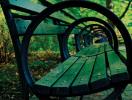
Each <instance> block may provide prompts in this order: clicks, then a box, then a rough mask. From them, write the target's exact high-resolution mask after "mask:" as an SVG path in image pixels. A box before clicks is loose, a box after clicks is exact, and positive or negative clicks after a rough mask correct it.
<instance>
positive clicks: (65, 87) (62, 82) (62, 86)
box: [52, 57, 87, 95]
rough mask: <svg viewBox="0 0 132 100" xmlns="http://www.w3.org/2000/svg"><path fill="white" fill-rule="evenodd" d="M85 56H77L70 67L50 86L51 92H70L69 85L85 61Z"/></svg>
mask: <svg viewBox="0 0 132 100" xmlns="http://www.w3.org/2000/svg"><path fill="white" fill-rule="evenodd" d="M86 59H87V58H85V57H82V58H79V59H78V60H77V61H76V62H75V63H74V64H73V65H72V67H71V68H69V69H68V71H67V72H66V73H65V74H64V75H63V76H62V77H61V78H60V79H59V80H58V81H57V82H56V83H55V84H54V85H53V86H52V93H53V94H55V93H57V94H58V93H59V94H63V95H64V94H65V95H68V94H70V85H71V84H72V83H73V81H74V79H75V78H76V76H77V74H78V73H79V71H80V70H81V68H82V67H83V65H84V64H85V62H86Z"/></svg>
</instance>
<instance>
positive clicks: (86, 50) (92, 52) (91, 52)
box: [76, 44, 100, 56]
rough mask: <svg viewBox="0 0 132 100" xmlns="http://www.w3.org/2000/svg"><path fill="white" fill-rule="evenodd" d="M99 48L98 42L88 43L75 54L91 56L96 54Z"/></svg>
mask: <svg viewBox="0 0 132 100" xmlns="http://www.w3.org/2000/svg"><path fill="white" fill-rule="evenodd" d="M99 48H100V44H95V45H90V46H88V47H86V48H83V49H81V50H80V51H79V52H78V53H77V54H76V56H93V55H97V54H98V51H99Z"/></svg>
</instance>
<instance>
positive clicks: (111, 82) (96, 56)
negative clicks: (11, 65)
mask: <svg viewBox="0 0 132 100" xmlns="http://www.w3.org/2000/svg"><path fill="white" fill-rule="evenodd" d="M11 1H12V0H11ZM1 6H2V9H3V12H4V15H5V18H6V21H7V24H8V28H9V30H10V35H11V38H12V42H13V46H14V50H15V54H16V60H17V66H18V68H19V74H20V77H21V79H22V81H23V83H25V84H26V86H27V87H28V88H29V89H31V90H32V92H33V93H34V94H35V95H36V96H37V97H38V98H39V99H40V100H44V99H50V96H57V97H68V96H82V95H87V94H92V93H96V92H100V91H104V90H107V89H110V88H114V90H113V91H112V93H111V94H110V95H108V96H107V97H106V98H105V99H106V100H114V99H121V93H122V92H123V91H124V89H125V87H126V86H127V84H128V83H131V73H132V69H131V65H132V63H131V59H132V52H131V50H132V44H131V38H130V35H129V33H128V31H127V29H126V28H125V26H124V25H123V23H122V22H121V21H120V20H119V19H118V17H117V16H116V15H114V14H113V13H112V12H110V11H109V10H107V9H106V8H104V7H102V6H100V5H98V4H95V3H92V2H88V1H64V2H60V3H57V4H54V5H52V6H49V7H48V8H45V9H44V10H41V12H39V13H37V14H36V15H35V16H30V17H26V16H23V17H26V18H32V17H33V18H32V20H31V22H30V23H29V24H28V25H27V28H26V29H25V31H24V32H23V39H22V41H20V39H19V36H20V35H18V32H19V31H20V30H18V28H17V27H18V26H19V25H18V24H16V23H15V17H14V16H13V13H12V12H11V9H15V10H20V11H21V9H22V8H21V7H20V8H21V9H20V8H19V6H15V5H13V6H12V5H11V4H10V3H9V2H8V0H4V1H3V2H1ZM67 8H85V9H91V10H93V11H96V12H98V13H101V14H102V15H104V16H105V17H106V18H108V19H109V20H111V22H112V23H113V24H114V25H115V26H116V27H117V29H118V30H119V32H120V33H121V35H122V37H123V39H124V44H125V47H126V58H125V57H124V56H123V55H121V53H120V52H119V49H118V41H117V37H116V36H115V35H116V34H115V32H113V31H112V30H110V29H109V28H108V27H109V26H106V29H107V30H108V31H109V32H108V34H106V36H107V37H108V42H106V43H105V42H104V43H99V44H91V45H90V46H89V47H88V48H86V49H85V48H84V49H82V50H80V51H79V52H78V53H77V54H75V55H74V56H71V57H70V55H69V51H68V46H67V41H68V38H69V35H70V33H71V31H72V28H75V26H76V23H77V25H78V24H79V23H80V21H79V22H78V20H77V21H74V22H72V23H70V24H68V27H67V28H65V29H64V30H63V32H60V31H61V30H60V27H64V26H63V25H58V27H56V26H54V29H51V30H50V29H49V28H48V29H47V24H46V23H45V22H44V20H45V19H46V18H48V17H49V16H50V15H52V14H53V13H54V12H57V11H61V10H63V9H64V10H65V9H67ZM24 11H25V10H23V12H24ZM62 19H63V18H62ZM82 19H85V18H80V20H82ZM41 22H42V23H44V25H43V26H42V27H43V30H42V31H43V32H44V33H47V31H48V30H50V31H51V32H52V31H53V32H56V31H58V32H60V33H63V34H62V39H61V42H62V45H61V46H62V49H61V50H62V52H65V54H66V55H65V56H66V60H65V61H64V62H62V63H61V64H59V65H58V66H57V67H56V68H55V69H53V70H52V71H51V72H49V73H48V74H47V75H45V76H43V77H42V78H41V79H40V80H37V81H34V79H33V77H32V75H31V73H30V71H29V69H28V47H29V45H30V39H31V37H32V36H33V34H34V33H35V32H37V31H38V30H39V27H40V25H41V24H42V23H41ZM40 23H41V24H40ZM39 24H40V25H39ZM101 24H102V23H101ZM17 25H18V26H17ZM50 25H53V23H50ZM81 26H82V25H81ZM19 29H21V28H19ZM58 29H59V30H58ZM56 33H57V32H56ZM54 34H55V33H54ZM38 35H39V34H38ZM76 41H77V40H76ZM25 92H26V91H25Z"/></svg>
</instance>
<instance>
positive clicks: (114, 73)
mask: <svg viewBox="0 0 132 100" xmlns="http://www.w3.org/2000/svg"><path fill="white" fill-rule="evenodd" d="M107 56H108V61H109V67H110V74H111V79H112V82H118V81H121V80H128V79H129V78H128V72H127V66H126V65H125V64H124V63H123V62H122V61H121V59H120V58H119V57H118V55H117V54H116V53H115V52H114V51H110V52H107Z"/></svg>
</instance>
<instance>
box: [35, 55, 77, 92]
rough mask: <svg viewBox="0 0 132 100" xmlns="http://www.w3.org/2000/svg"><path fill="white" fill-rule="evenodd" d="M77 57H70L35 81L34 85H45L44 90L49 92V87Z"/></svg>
mask: <svg viewBox="0 0 132 100" xmlns="http://www.w3.org/2000/svg"><path fill="white" fill-rule="evenodd" d="M77 59H78V57H70V58H69V59H67V60H66V61H64V63H62V64H60V65H59V66H58V67H57V68H55V69H54V70H52V71H51V72H49V73H48V74H47V75H46V76H44V77H42V78H41V79H40V80H38V81H36V83H35V85H36V86H37V85H39V87H40V86H42V87H47V88H46V89H45V92H49V88H50V87H51V86H52V85H53V84H54V83H55V82H56V81H57V80H58V79H59V78H60V77H61V76H62V75H63V74H64V73H65V72H66V71H67V70H68V69H69V68H70V67H71V66H72V65H73V64H74V63H75V62H76V61H77ZM40 90H41V88H40Z"/></svg>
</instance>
